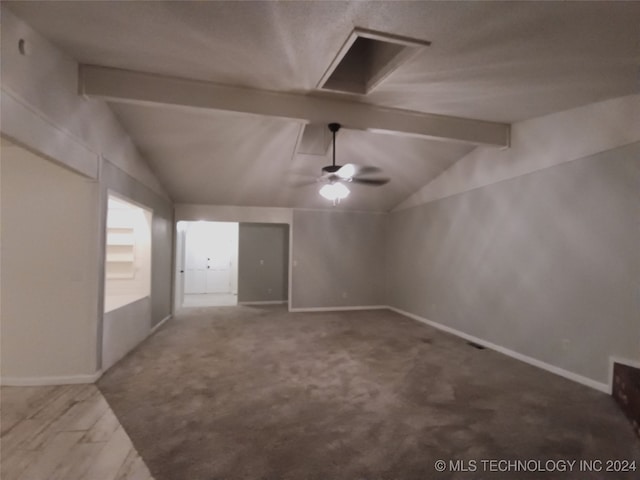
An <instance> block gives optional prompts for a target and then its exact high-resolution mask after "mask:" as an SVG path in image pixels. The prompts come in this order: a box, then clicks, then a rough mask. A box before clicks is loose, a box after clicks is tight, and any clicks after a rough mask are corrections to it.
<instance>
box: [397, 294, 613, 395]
mask: <svg viewBox="0 0 640 480" xmlns="http://www.w3.org/2000/svg"><path fill="white" fill-rule="evenodd" d="M388 308H389V310H392V311H394V312H396V313H399V314H400V315H404V316H405V317H409V318H412V319H413V320H416V321H418V322H421V323H424V324H426V325H429V326H430V327H433V328H437V329H438V330H442V331H444V332H447V333H451V334H452V335H456V336H457V337H460V338H464V339H465V340H469V341H471V342H474V343H477V344H479V345H482V346H483V347H487V348H490V349H491V350H495V351H496V352H500V353H502V354H504V355H507V356H509V357H512V358H515V359H516V360H520V361H521V362H524V363H528V364H529V365H533V366H534V367H538V368H541V369H543V370H546V371H548V372H551V373H555V374H556V375H560V376H561V377H564V378H567V379H569V380H573V381H574V382H577V383H580V384H582V385H586V386H587V387H591V388H594V389H596V390H598V391H600V392H603V393H607V394H610V393H611V386H610V385H607V384H606V383H602V382H598V381H596V380H593V379H592V378H589V377H585V376H583V375H579V374H577V373H574V372H570V371H569V370H565V369H563V368H560V367H556V366H555V365H551V364H550V363H546V362H543V361H541V360H538V359H536V358H533V357H529V356H527V355H523V354H522V353H518V352H515V351H513V350H510V349H508V348H505V347H503V346H501V345H496V344H495V343H491V342H488V341H486V340H483V339H481V338H478V337H474V336H473V335H469V334H468V333H464V332H461V331H460V330H456V329H455V328H451V327H448V326H446V325H442V324H441V323H437V322H433V321H431V320H427V319H426V318H423V317H421V316H419V315H415V314H413V313H409V312H405V311H404V310H400V309H399V308H395V307H391V306H390V307H388Z"/></svg>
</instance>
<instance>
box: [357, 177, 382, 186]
mask: <svg viewBox="0 0 640 480" xmlns="http://www.w3.org/2000/svg"><path fill="white" fill-rule="evenodd" d="M389 180H390V179H389V178H358V177H353V178H351V180H349V181H350V182H351V183H359V184H361V185H371V186H381V185H385V184H387V183H389Z"/></svg>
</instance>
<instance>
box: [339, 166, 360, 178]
mask: <svg viewBox="0 0 640 480" xmlns="http://www.w3.org/2000/svg"><path fill="white" fill-rule="evenodd" d="M336 174H337V175H338V176H339V177H340V178H342V179H344V180H347V179H350V178H351V177H353V176H354V175H355V174H356V167H354V166H353V165H352V164H350V163H347V164H346V165H345V166H343V167H341V168H340V170H338V171H337V172H336Z"/></svg>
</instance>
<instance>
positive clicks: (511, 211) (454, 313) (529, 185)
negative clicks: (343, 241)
mask: <svg viewBox="0 0 640 480" xmlns="http://www.w3.org/2000/svg"><path fill="white" fill-rule="evenodd" d="M639 189H640V143H634V144H631V145H628V146H625V147H621V148H617V149H614V150H609V151H606V152H603V153H600V154H597V155H593V156H590V157H585V158H582V159H579V160H575V161H571V162H568V163H564V164H561V165H559V166H555V167H552V168H548V169H545V170H541V171H538V172H535V173H531V174H528V175H523V176H520V177H517V178H514V179H511V180H507V181H503V182H500V183H497V184H493V185H490V186H487V187H483V188H478V189H475V190H472V191H469V192H466V193H462V194H458V195H454V196H452V197H448V198H445V199H442V200H438V201H434V202H431V203H428V204H425V205H421V206H418V207H414V208H411V209H407V210H401V211H398V212H394V213H392V214H391V215H390V216H389V230H388V233H389V237H388V242H389V244H388V262H389V263H388V265H389V267H388V283H387V288H388V292H389V302H390V304H391V305H392V306H394V307H397V308H400V309H402V310H405V311H408V312H411V313H414V314H417V315H419V316H422V317H425V318H427V319H429V320H432V321H435V322H438V323H441V324H443V325H447V326H450V327H452V328H455V329H458V330H460V331H463V332H465V333H468V334H471V335H474V336H477V337H479V338H481V339H484V340H487V341H490V342H493V343H495V344H498V345H502V346H504V347H507V348H509V349H512V350H515V351H517V352H519V353H522V354H525V355H528V356H531V357H533V358H536V359H539V360H542V361H544V362H547V363H551V364H553V365H556V366H559V367H560V368H564V369H566V370H569V371H572V372H575V373H578V374H581V375H584V376H586V377H589V378H592V379H595V380H597V381H600V382H606V381H607V378H608V377H607V375H608V370H607V367H608V360H609V356H610V355H619V356H621V357H626V358H631V359H634V358H637V357H638V352H639V351H640V298H639V295H640V282H639V279H640V221H639V220H640V218H639V213H640V195H639V192H640V190H639Z"/></svg>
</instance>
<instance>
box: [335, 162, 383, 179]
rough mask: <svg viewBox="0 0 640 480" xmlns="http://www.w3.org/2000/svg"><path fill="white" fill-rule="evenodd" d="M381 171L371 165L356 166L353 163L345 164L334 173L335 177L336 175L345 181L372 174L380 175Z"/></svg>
mask: <svg viewBox="0 0 640 480" xmlns="http://www.w3.org/2000/svg"><path fill="white" fill-rule="evenodd" d="M381 171H382V170H380V169H379V168H378V167H374V166H371V165H356V164H355V163H347V164H345V165H343V166H342V167H340V170H338V171H337V172H336V175H338V176H339V177H340V178H342V179H343V180H346V179H348V178H352V177H355V176H356V175H370V174H372V173H380V172H381Z"/></svg>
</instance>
